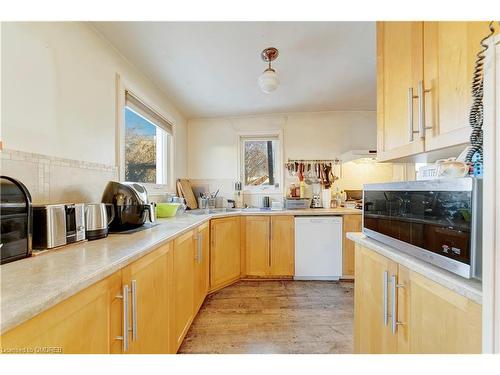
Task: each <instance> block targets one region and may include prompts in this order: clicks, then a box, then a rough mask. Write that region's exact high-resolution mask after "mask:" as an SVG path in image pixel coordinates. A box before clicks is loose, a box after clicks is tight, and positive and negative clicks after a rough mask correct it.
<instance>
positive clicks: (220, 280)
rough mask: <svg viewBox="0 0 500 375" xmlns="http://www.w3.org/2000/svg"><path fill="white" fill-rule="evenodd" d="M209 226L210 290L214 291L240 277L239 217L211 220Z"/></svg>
mask: <svg viewBox="0 0 500 375" xmlns="http://www.w3.org/2000/svg"><path fill="white" fill-rule="evenodd" d="M210 225H211V234H210V241H211V244H210V290H214V289H218V288H221V287H223V286H225V285H227V284H229V283H231V282H233V281H235V280H238V279H239V277H240V274H241V254H240V247H241V244H240V217H227V218H221V219H213V220H211V222H210Z"/></svg>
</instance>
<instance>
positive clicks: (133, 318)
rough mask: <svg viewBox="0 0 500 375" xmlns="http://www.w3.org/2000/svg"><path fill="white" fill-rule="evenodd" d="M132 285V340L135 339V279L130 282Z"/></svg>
mask: <svg viewBox="0 0 500 375" xmlns="http://www.w3.org/2000/svg"><path fill="white" fill-rule="evenodd" d="M130 285H131V287H132V341H137V281H136V280H132V281H131V282H130Z"/></svg>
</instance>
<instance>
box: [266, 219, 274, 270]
mask: <svg viewBox="0 0 500 375" xmlns="http://www.w3.org/2000/svg"><path fill="white" fill-rule="evenodd" d="M268 229H269V233H268V234H267V258H268V264H269V267H271V262H272V261H271V240H272V234H271V232H272V230H273V221H272V218H269V225H268Z"/></svg>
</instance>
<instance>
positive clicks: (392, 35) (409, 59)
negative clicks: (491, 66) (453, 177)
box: [377, 22, 489, 161]
mask: <svg viewBox="0 0 500 375" xmlns="http://www.w3.org/2000/svg"><path fill="white" fill-rule="evenodd" d="M488 34H489V30H488V22H378V23H377V148H378V159H379V160H381V161H388V160H393V159H398V158H404V157H409V156H413V155H416V154H420V153H424V152H431V151H435V150H438V149H442V148H446V147H451V146H457V145H461V144H465V143H467V142H468V141H469V136H470V133H471V129H470V126H469V123H468V119H469V110H470V105H471V84H472V75H473V70H474V63H475V60H476V54H477V52H478V51H479V50H480V48H481V47H480V41H481V39H483V38H484V37H485V36H486V35H488ZM419 86H420V87H421V90H419ZM409 88H412V89H413V96H414V98H413V99H411V98H409V94H408V89H409ZM420 104H421V106H420ZM419 109H423V110H420V111H419ZM411 110H412V111H411ZM412 112H413V116H411V113H412ZM411 124H413V128H412V129H413V131H414V132H416V133H414V134H413V141H410V138H411V133H410V129H411Z"/></svg>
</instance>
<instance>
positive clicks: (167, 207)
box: [156, 203, 181, 217]
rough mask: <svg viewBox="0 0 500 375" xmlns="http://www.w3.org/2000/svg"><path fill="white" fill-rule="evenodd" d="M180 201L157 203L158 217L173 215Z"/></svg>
mask: <svg viewBox="0 0 500 375" xmlns="http://www.w3.org/2000/svg"><path fill="white" fill-rule="evenodd" d="M180 205H181V204H180V203H156V217H173V216H175V214H176V213H177V209H178V208H179V206H180Z"/></svg>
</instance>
